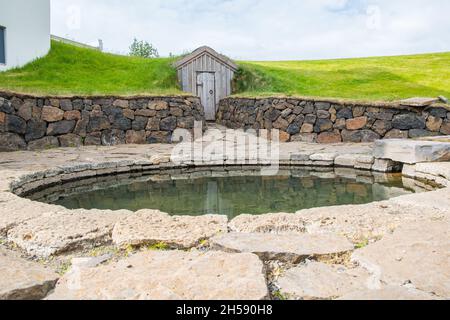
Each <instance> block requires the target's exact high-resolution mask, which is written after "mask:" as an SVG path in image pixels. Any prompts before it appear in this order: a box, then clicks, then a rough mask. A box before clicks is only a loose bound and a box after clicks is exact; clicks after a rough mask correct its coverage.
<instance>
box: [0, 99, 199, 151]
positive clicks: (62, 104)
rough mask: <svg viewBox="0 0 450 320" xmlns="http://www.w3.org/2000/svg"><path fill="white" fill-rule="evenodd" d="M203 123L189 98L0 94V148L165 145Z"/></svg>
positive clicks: (194, 100)
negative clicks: (178, 132) (177, 131)
mask: <svg viewBox="0 0 450 320" xmlns="http://www.w3.org/2000/svg"><path fill="white" fill-rule="evenodd" d="M195 121H204V113H203V108H202V106H201V103H200V100H199V99H198V98H195V97H132V98H116V97H71V98H55V97H32V96H24V95H17V94H9V93H0V151H12V150H24V149H28V150H39V149H46V148H53V147H77V146H82V145H117V144H125V143H126V144H145V143H170V142H171V138H172V134H173V132H174V130H175V129H177V128H183V129H188V130H192V129H193V128H194V122H195Z"/></svg>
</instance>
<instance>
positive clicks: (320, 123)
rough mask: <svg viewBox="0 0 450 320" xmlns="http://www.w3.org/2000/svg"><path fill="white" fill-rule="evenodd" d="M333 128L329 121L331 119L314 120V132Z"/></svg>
mask: <svg viewBox="0 0 450 320" xmlns="http://www.w3.org/2000/svg"><path fill="white" fill-rule="evenodd" d="M331 129H333V122H331V120H328V119H318V120H317V121H316V125H315V127H314V132H315V133H320V132H324V131H328V130H331Z"/></svg>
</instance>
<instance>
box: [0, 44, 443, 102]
mask: <svg viewBox="0 0 450 320" xmlns="http://www.w3.org/2000/svg"><path fill="white" fill-rule="evenodd" d="M173 62H174V59H168V58H160V59H142V58H133V57H125V56H118V55H113V54H106V53H101V52H98V51H95V50H90V49H84V48H78V47H74V46H71V45H67V44H62V43H58V42H53V43H52V49H51V51H50V53H49V54H48V55H47V56H46V57H44V58H41V59H38V60H36V61H34V62H32V63H30V64H28V65H26V66H25V67H23V68H20V69H14V70H10V71H8V72H4V73H0V90H1V89H6V90H11V91H17V92H25V93H34V94H61V95H64V94H86V95H89V94H95V95H108V94H115V95H133V94H153V95H157V94H180V93H181V91H180V90H179V88H178V85H177V79H176V77H177V76H176V71H175V70H174V68H173V67H172V63H173ZM239 65H240V66H241V70H240V71H239V72H238V74H237V76H236V81H235V88H236V91H235V92H236V94H237V95H239V96H269V95H277V96H278V95H284V96H312V97H329V98H349V99H359V100H395V99H400V98H408V97H412V96H438V95H444V96H447V97H450V53H438V54H424V55H412V56H398V57H377V58H362V59H340V60H321V61H319V60H318V61H278V62H249V61H243V62H239Z"/></svg>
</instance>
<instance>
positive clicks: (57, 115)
mask: <svg viewBox="0 0 450 320" xmlns="http://www.w3.org/2000/svg"><path fill="white" fill-rule="evenodd" d="M41 118H42V120H44V121H47V122H56V121H61V120H62V119H63V118H64V111H62V110H61V109H59V108H55V107H50V106H44V107H43V108H42V114H41Z"/></svg>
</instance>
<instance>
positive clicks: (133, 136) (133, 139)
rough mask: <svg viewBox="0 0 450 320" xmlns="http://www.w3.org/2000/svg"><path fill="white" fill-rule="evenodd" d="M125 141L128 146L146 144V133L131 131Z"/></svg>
mask: <svg viewBox="0 0 450 320" xmlns="http://www.w3.org/2000/svg"><path fill="white" fill-rule="evenodd" d="M125 141H126V143H127V144H145V131H134V130H129V131H127V133H126V137H125Z"/></svg>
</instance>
